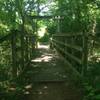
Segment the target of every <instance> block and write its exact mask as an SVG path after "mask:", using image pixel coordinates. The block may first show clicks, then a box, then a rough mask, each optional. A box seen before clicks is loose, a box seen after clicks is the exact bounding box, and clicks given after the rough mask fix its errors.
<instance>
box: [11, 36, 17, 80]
mask: <svg viewBox="0 0 100 100" xmlns="http://www.w3.org/2000/svg"><path fill="white" fill-rule="evenodd" d="M11 47H12V74H13V78H15V77H16V76H17V64H16V35H15V34H13V35H12V36H11Z"/></svg>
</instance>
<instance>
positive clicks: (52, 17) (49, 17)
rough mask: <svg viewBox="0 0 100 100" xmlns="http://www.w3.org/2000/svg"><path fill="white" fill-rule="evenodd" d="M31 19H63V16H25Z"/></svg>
mask: <svg viewBox="0 0 100 100" xmlns="http://www.w3.org/2000/svg"><path fill="white" fill-rule="evenodd" d="M27 17H29V18H31V19H64V16H31V15H27Z"/></svg>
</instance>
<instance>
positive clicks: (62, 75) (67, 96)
mask: <svg viewBox="0 0 100 100" xmlns="http://www.w3.org/2000/svg"><path fill="white" fill-rule="evenodd" d="M35 54H36V55H37V57H36V58H34V59H32V61H31V67H30V68H29V70H28V71H27V73H26V74H25V77H26V78H25V79H26V80H27V81H28V84H27V85H26V86H25V92H24V97H23V98H22V99H24V100H82V98H83V92H82V87H81V86H80V85H79V83H77V82H76V83H75V82H74V80H75V79H72V78H74V77H73V76H71V75H72V73H71V72H69V69H68V66H67V65H66V64H65V62H64V61H63V59H61V57H60V56H59V55H58V54H57V53H56V52H55V51H53V50H50V49H49V47H48V46H43V45H42V46H39V48H38V49H37V50H36V51H35Z"/></svg>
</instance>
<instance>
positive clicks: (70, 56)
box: [54, 43, 82, 64]
mask: <svg viewBox="0 0 100 100" xmlns="http://www.w3.org/2000/svg"><path fill="white" fill-rule="evenodd" d="M54 45H55V46H56V47H57V48H58V49H59V50H61V51H62V52H64V53H65V54H66V55H67V56H68V57H69V58H71V59H73V60H74V61H76V62H78V63H79V64H82V61H81V60H80V59H78V58H77V57H75V56H73V55H72V54H70V53H68V52H65V51H64V49H62V48H60V46H58V45H56V44H55V43H54Z"/></svg>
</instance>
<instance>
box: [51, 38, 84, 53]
mask: <svg viewBox="0 0 100 100" xmlns="http://www.w3.org/2000/svg"><path fill="white" fill-rule="evenodd" d="M53 41H54V42H56V43H58V44H61V45H64V46H66V47H70V48H72V49H75V50H78V51H80V52H82V47H80V46H76V45H72V44H64V43H63V42H59V41H57V40H54V39H53Z"/></svg>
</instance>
